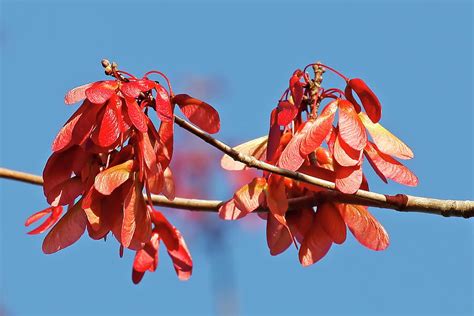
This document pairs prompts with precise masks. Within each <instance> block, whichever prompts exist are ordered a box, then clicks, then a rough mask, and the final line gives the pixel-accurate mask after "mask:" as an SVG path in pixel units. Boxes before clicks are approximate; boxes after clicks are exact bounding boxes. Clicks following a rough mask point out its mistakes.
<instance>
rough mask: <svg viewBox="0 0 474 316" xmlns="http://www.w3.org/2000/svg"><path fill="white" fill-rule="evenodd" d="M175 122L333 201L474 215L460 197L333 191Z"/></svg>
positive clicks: (177, 120) (332, 187)
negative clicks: (328, 194) (323, 192)
mask: <svg viewBox="0 0 474 316" xmlns="http://www.w3.org/2000/svg"><path fill="white" fill-rule="evenodd" d="M175 123H176V124H177V125H179V126H180V127H182V128H183V129H185V130H187V131H188V132H190V133H192V134H194V135H196V136H197V137H199V138H201V139H202V140H204V141H205V142H206V143H208V144H209V145H211V146H213V147H215V148H217V149H218V150H220V151H221V152H223V153H225V154H227V155H228V156H230V157H231V158H233V159H234V160H236V161H240V162H242V163H244V164H246V165H247V166H248V167H251V168H256V169H260V170H265V171H268V172H271V173H275V174H278V175H281V176H284V177H287V178H290V179H293V180H297V181H301V182H305V183H309V184H314V185H316V186H319V187H321V188H325V189H328V190H331V191H333V192H332V194H333V197H334V201H338V199H340V200H346V201H351V203H353V204H359V205H368V206H375V207H381V208H389V209H394V210H398V211H403V212H421V213H429V214H437V215H442V216H446V217H448V216H454V217H464V218H470V217H474V201H459V200H439V199H432V198H425V197H418V196H411V195H405V194H397V195H384V194H380V193H376V192H370V191H365V190H358V191H357V192H356V193H354V194H352V195H351V194H343V193H340V192H337V191H336V186H335V184H334V183H333V182H330V181H326V180H323V179H319V178H315V177H311V176H308V175H306V174H303V173H299V172H295V171H290V170H287V169H283V168H279V167H277V166H274V165H271V164H269V163H266V162H263V161H260V160H257V159H255V157H252V156H249V155H245V154H243V153H241V152H238V151H236V150H235V149H233V148H232V147H230V146H229V145H227V144H225V143H223V142H221V141H220V140H217V139H215V138H214V137H212V136H211V135H209V134H208V133H206V132H204V131H202V130H200V129H199V128H197V127H196V126H194V125H192V124H190V123H188V122H187V121H185V120H184V119H182V118H180V117H178V116H176V115H175Z"/></svg>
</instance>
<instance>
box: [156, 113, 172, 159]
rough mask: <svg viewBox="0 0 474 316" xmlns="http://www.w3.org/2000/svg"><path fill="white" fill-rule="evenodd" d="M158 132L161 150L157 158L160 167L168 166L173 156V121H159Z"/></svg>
mask: <svg viewBox="0 0 474 316" xmlns="http://www.w3.org/2000/svg"><path fill="white" fill-rule="evenodd" d="M158 133H159V139H160V141H161V142H162V144H163V146H161V147H160V148H161V151H159V152H158V155H157V159H158V162H159V163H160V164H161V167H162V168H166V167H168V166H169V164H170V161H171V158H172V157H173V138H174V137H173V136H174V135H173V134H174V124H173V122H161V125H160V130H159V131H158Z"/></svg>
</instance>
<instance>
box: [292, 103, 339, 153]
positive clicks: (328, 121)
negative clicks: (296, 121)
mask: <svg viewBox="0 0 474 316" xmlns="http://www.w3.org/2000/svg"><path fill="white" fill-rule="evenodd" d="M337 104H338V102H337V100H336V101H333V102H331V103H329V104H328V105H327V106H326V107H325V108H324V109H323V111H322V112H321V114H320V115H319V116H318V117H317V118H316V120H315V121H314V122H311V123H309V125H310V128H309V130H308V132H307V133H306V135H305V136H304V138H303V141H302V142H301V146H300V153H301V154H302V155H303V156H306V155H308V154H309V153H311V152H313V151H315V150H316V148H318V147H319V146H321V144H322V143H323V141H324V140H325V139H326V137H327V136H328V134H329V133H330V132H331V129H332V122H333V121H334V116H335V115H336V111H337Z"/></svg>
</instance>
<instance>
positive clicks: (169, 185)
mask: <svg viewBox="0 0 474 316" xmlns="http://www.w3.org/2000/svg"><path fill="white" fill-rule="evenodd" d="M175 192H176V191H175V183H174V178H173V173H172V172H171V169H170V168H169V167H168V168H166V169H165V171H163V190H162V193H163V195H164V196H166V198H167V199H168V200H170V201H173V200H174V198H175V197H176V193H175Z"/></svg>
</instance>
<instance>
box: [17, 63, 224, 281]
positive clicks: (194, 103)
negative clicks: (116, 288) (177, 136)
mask: <svg viewBox="0 0 474 316" xmlns="http://www.w3.org/2000/svg"><path fill="white" fill-rule="evenodd" d="M151 74H158V75H161V76H163V77H164V79H165V80H166V82H167V83H168V90H167V89H166V88H165V87H163V86H162V85H161V84H159V83H158V82H157V81H153V80H151V79H149V78H148V76H149V75H151ZM112 75H113V76H114V77H115V79H114V80H107V81H98V82H94V83H89V84H86V85H83V86H80V87H77V88H75V89H72V90H71V91H69V92H68V93H67V95H66V97H65V103H66V104H74V103H76V102H79V101H82V100H83V103H82V105H81V106H80V107H79V109H78V110H77V111H76V112H75V113H74V114H73V115H72V117H71V118H70V119H69V120H68V121H67V122H66V124H65V125H64V126H63V128H62V129H61V130H60V131H59V133H58V135H57V136H56V138H55V140H54V142H53V145H52V150H53V154H52V155H51V157H50V158H49V159H48V162H47V163H46V166H45V168H44V171H43V179H44V186H43V188H44V194H45V196H46V198H47V201H48V203H49V204H50V207H49V208H47V209H45V210H43V211H40V212H38V213H36V214H34V215H32V216H30V217H29V218H28V219H27V221H26V223H25V225H26V226H29V225H30V224H32V223H34V222H36V221H38V220H39V219H41V218H42V217H44V216H46V215H48V214H49V217H48V218H47V219H46V220H45V221H44V222H43V223H42V224H41V225H39V226H38V227H37V228H36V229H34V230H32V231H30V232H29V234H39V233H42V232H44V231H46V230H48V229H50V228H51V230H50V231H49V233H48V234H47V235H46V237H45V239H44V241H43V251H44V252H45V253H47V254H50V253H54V252H56V251H59V250H61V249H63V248H65V247H68V246H70V245H71V244H73V243H74V242H76V241H77V240H78V239H79V238H80V237H81V236H82V234H83V233H84V231H85V230H86V229H87V232H88V234H89V236H90V237H91V238H93V239H102V238H104V239H105V238H106V237H107V235H108V234H109V232H111V233H112V234H113V236H114V237H115V238H116V239H117V240H118V242H119V243H120V255H122V254H123V249H124V247H125V248H129V249H132V250H134V251H136V255H135V260H134V263H133V273H132V279H133V282H134V283H138V282H140V280H141V279H142V277H143V275H144V273H145V272H146V271H154V270H155V269H156V267H157V264H158V248H159V244H160V241H162V242H163V243H164V245H165V246H166V249H167V251H168V254H169V255H170V257H171V260H172V261H173V264H174V268H175V270H176V272H177V274H178V277H179V278H180V279H182V280H185V279H188V278H189V277H190V276H191V272H192V259H191V255H190V253H189V250H188V248H187V246H186V243H185V242H184V239H183V237H182V236H181V233H180V232H179V231H178V230H177V229H176V228H175V227H174V226H173V225H171V224H170V223H169V222H168V220H167V219H166V218H165V217H164V216H163V214H162V213H161V212H159V211H158V210H155V209H154V208H153V205H152V202H151V194H152V193H153V194H160V193H161V194H163V195H165V196H166V197H167V198H168V199H169V200H173V199H174V197H175V193H174V192H175V185H174V181H173V174H172V172H171V170H170V168H169V164H170V161H171V158H172V154H173V131H174V128H173V126H174V125H173V119H174V116H173V112H174V106H175V105H178V107H179V108H180V110H181V112H182V113H183V114H184V115H185V116H186V117H187V118H188V119H189V120H190V121H191V122H192V123H194V124H196V125H197V126H198V127H200V128H201V129H202V130H204V131H206V132H208V133H216V132H217V131H218V130H219V128H220V120H219V115H218V113H217V111H216V110H215V109H214V108H212V107H211V106H210V105H209V104H207V103H205V102H202V101H200V100H198V99H195V98H192V97H190V96H189V95H186V94H178V95H174V94H173V91H172V89H171V85H170V83H169V81H168V79H167V78H166V76H164V75H163V74H162V73H161V72H157V71H150V72H148V73H146V74H145V75H144V76H143V78H140V79H138V78H136V77H134V76H133V75H130V74H128V73H126V72H123V71H120V70H117V69H115V68H114V69H113V71H112ZM150 108H151V109H153V110H155V111H156V113H157V115H158V118H159V120H160V127H159V129H158V130H157V129H156V127H155V125H154V124H153V122H152V120H151V119H150V116H149V110H150ZM143 192H145V193H146V195H147V196H148V198H147V199H146V198H145V197H144V195H143ZM63 206H68V207H67V212H66V213H65V214H64V216H62V217H61V215H62V212H63Z"/></svg>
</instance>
